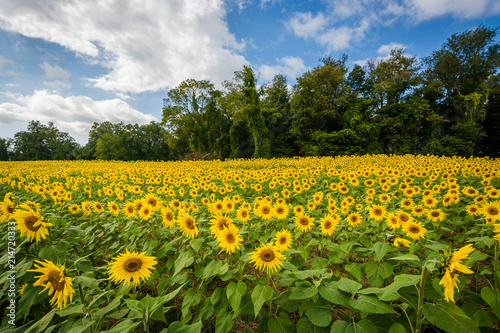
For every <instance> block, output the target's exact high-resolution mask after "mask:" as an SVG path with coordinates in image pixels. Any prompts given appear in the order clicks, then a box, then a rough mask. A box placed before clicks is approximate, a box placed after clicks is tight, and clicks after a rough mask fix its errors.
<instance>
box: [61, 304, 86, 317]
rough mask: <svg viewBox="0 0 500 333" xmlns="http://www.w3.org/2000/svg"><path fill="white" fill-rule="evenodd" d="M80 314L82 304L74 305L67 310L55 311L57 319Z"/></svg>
mask: <svg viewBox="0 0 500 333" xmlns="http://www.w3.org/2000/svg"><path fill="white" fill-rule="evenodd" d="M82 312H83V304H80V305H76V306H73V307H70V308H67V309H64V310H60V311H57V312H56V314H57V315H58V316H59V317H66V316H70V315H72V314H76V313H82Z"/></svg>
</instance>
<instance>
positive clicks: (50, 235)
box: [47, 228, 52, 246]
mask: <svg viewBox="0 0 500 333" xmlns="http://www.w3.org/2000/svg"><path fill="white" fill-rule="evenodd" d="M47 230H49V243H50V246H52V232H51V231H50V228H47Z"/></svg>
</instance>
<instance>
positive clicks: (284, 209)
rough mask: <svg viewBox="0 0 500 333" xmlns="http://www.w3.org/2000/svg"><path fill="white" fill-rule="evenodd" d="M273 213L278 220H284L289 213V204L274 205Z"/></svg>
mask: <svg viewBox="0 0 500 333" xmlns="http://www.w3.org/2000/svg"><path fill="white" fill-rule="evenodd" d="M273 214H274V216H275V217H276V218H277V219H278V220H284V219H285V218H286V217H287V215H288V205H286V204H284V203H278V204H276V205H275V206H274V207H273Z"/></svg>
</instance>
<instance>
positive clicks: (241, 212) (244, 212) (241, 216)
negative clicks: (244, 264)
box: [236, 205, 250, 223]
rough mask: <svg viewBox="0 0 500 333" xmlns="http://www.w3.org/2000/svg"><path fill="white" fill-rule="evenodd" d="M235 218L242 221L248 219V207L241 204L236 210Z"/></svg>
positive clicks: (244, 221)
mask: <svg viewBox="0 0 500 333" xmlns="http://www.w3.org/2000/svg"><path fill="white" fill-rule="evenodd" d="M236 218H238V220H240V221H241V222H242V223H246V222H247V221H248V220H250V209H249V208H248V207H246V206H245V205H241V206H240V208H238V210H237V211H236Z"/></svg>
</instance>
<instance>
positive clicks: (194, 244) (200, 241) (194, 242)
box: [189, 238, 205, 252]
mask: <svg viewBox="0 0 500 333" xmlns="http://www.w3.org/2000/svg"><path fill="white" fill-rule="evenodd" d="M204 242H205V239H204V238H195V239H193V240H191V241H190V242H189V245H190V246H191V247H192V248H193V250H195V251H196V252H198V251H199V250H200V248H201V246H202V245H203V243H204Z"/></svg>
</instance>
